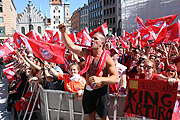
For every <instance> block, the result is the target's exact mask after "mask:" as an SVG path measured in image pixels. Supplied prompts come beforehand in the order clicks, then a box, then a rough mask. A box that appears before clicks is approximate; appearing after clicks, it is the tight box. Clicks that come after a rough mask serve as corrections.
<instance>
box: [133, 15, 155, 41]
mask: <svg viewBox="0 0 180 120" xmlns="http://www.w3.org/2000/svg"><path fill="white" fill-rule="evenodd" d="M136 18H137V27H138V30H139V32H140V35H141V38H142V39H141V40H142V41H145V42H147V41H148V40H152V39H154V37H153V35H152V34H151V32H149V30H148V29H147V28H146V26H144V25H143V20H142V19H141V18H140V17H138V16H137V15H136Z"/></svg>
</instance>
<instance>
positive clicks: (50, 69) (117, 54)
mask: <svg viewBox="0 0 180 120" xmlns="http://www.w3.org/2000/svg"><path fill="white" fill-rule="evenodd" d="M139 39H140V38H139ZM149 44H150V43H149ZM111 45H112V43H111V41H106V43H105V46H104V49H105V50H109V51H110V56H111V57H112V58H113V60H114V63H115V65H116V69H117V71H118V73H119V83H118V84H114V85H110V94H115V95H117V96H121V95H122V94H127V91H128V86H127V81H128V79H129V78H136V79H150V80H154V79H155V80H167V81H168V82H169V83H170V84H171V85H173V83H174V81H175V80H178V78H179V77H180V64H179V60H180V46H179V43H178V42H173V43H171V44H167V43H166V44H165V43H164V44H163V43H162V44H160V45H159V46H157V47H156V48H154V47H150V46H148V45H146V46H145V48H141V46H137V48H132V47H131V48H130V49H129V48H123V47H122V45H121V44H117V47H116V48H114V47H111ZM65 58H66V59H67V61H68V63H69V69H68V71H67V69H66V66H65V65H64V64H56V63H52V62H51V63H48V62H46V61H43V60H41V59H39V58H36V57H35V55H33V53H31V52H30V51H29V50H28V49H27V48H26V47H22V48H21V49H19V52H17V54H16V55H13V60H11V62H13V63H14V66H15V80H13V82H11V83H10V85H9V96H8V106H7V111H5V113H10V111H11V107H12V103H13V101H14V100H19V99H20V98H21V96H24V94H25V93H26V92H27V86H28V85H29V84H30V83H40V84H42V86H43V87H44V88H45V89H55V90H63V91H64V90H65V91H70V92H74V93H77V96H78V97H81V96H82V94H83V89H84V87H85V85H86V80H85V76H86V75H85V74H83V75H82V76H80V75H79V74H78V73H79V72H80V71H81V70H82V68H84V65H85V58H83V57H81V56H77V55H76V54H74V53H72V52H71V51H69V50H66V53H65ZM1 70H2V69H1ZM27 81H28V82H27ZM24 88H26V90H24ZM177 97H178V98H179V97H180V95H179V94H178V96H177Z"/></svg>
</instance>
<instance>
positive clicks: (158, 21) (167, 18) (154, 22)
mask: <svg viewBox="0 0 180 120" xmlns="http://www.w3.org/2000/svg"><path fill="white" fill-rule="evenodd" d="M177 16H178V15H168V16H164V17H161V18H157V19H153V20H152V19H147V20H146V23H145V25H146V26H150V25H158V24H159V25H162V24H163V23H164V22H166V24H167V25H170V24H171V23H172V22H173V21H174V19H175V18H176V17H177Z"/></svg>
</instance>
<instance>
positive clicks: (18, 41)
mask: <svg viewBox="0 0 180 120" xmlns="http://www.w3.org/2000/svg"><path fill="white" fill-rule="evenodd" d="M20 36H24V35H23V34H22V33H20V32H19V31H18V32H15V33H14V35H13V39H14V43H15V44H16V47H18V48H20V47H21V43H22V40H21V38H20Z"/></svg>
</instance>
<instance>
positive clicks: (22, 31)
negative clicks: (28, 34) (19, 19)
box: [21, 27, 25, 35]
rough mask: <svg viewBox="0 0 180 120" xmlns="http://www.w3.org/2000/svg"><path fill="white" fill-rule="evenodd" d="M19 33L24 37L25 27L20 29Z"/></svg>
mask: <svg viewBox="0 0 180 120" xmlns="http://www.w3.org/2000/svg"><path fill="white" fill-rule="evenodd" d="M21 33H22V34H24V35H25V27H21Z"/></svg>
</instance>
